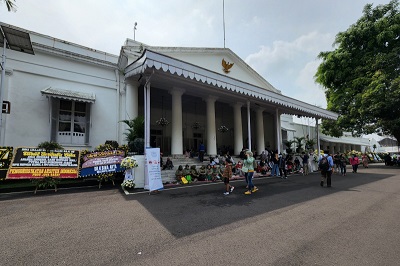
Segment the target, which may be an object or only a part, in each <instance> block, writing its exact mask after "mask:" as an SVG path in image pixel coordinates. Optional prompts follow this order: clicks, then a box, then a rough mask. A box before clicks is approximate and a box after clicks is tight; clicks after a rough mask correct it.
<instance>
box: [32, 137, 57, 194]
mask: <svg viewBox="0 0 400 266" xmlns="http://www.w3.org/2000/svg"><path fill="white" fill-rule="evenodd" d="M37 147H38V148H40V149H44V150H46V152H49V151H54V150H63V149H64V147H62V146H61V145H60V144H58V143H57V142H53V141H45V142H41V143H39V145H38V146H37ZM32 183H33V185H34V186H35V191H34V194H36V192H37V190H38V189H46V188H49V187H54V191H55V192H57V184H58V183H59V180H58V179H56V178H52V177H50V176H46V177H43V178H39V179H33V180H32Z"/></svg>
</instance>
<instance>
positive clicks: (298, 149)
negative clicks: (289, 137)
mask: <svg viewBox="0 0 400 266" xmlns="http://www.w3.org/2000/svg"><path fill="white" fill-rule="evenodd" d="M304 139H305V138H304V137H294V140H295V142H296V146H297V147H296V152H297V153H300V152H302V151H303V140H304Z"/></svg>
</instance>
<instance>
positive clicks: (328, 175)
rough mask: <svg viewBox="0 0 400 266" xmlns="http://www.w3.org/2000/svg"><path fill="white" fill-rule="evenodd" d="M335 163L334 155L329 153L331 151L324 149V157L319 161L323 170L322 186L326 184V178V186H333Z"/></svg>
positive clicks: (320, 168) (319, 165)
mask: <svg viewBox="0 0 400 266" xmlns="http://www.w3.org/2000/svg"><path fill="white" fill-rule="evenodd" d="M333 166H334V163H333V159H332V156H330V155H329V151H328V150H326V151H324V154H323V155H322V157H321V158H320V159H319V162H318V167H319V170H320V171H321V183H320V184H321V187H323V186H324V183H325V180H326V186H327V187H331V185H332V183H331V181H332V169H333Z"/></svg>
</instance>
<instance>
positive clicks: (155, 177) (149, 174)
mask: <svg viewBox="0 0 400 266" xmlns="http://www.w3.org/2000/svg"><path fill="white" fill-rule="evenodd" d="M145 173H146V175H145V187H144V188H145V189H147V190H150V191H154V190H160V189H163V188H164V185H163V183H162V179H161V168H160V148H146V172H145Z"/></svg>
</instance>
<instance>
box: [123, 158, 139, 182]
mask: <svg viewBox="0 0 400 266" xmlns="http://www.w3.org/2000/svg"><path fill="white" fill-rule="evenodd" d="M121 167H122V168H125V178H124V181H123V182H122V184H121V186H123V187H126V188H135V176H134V173H133V171H132V169H133V168H136V167H139V164H138V162H137V161H136V158H135V157H133V156H129V157H125V158H124V159H123V160H122V161H121Z"/></svg>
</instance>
